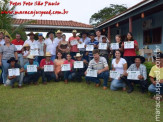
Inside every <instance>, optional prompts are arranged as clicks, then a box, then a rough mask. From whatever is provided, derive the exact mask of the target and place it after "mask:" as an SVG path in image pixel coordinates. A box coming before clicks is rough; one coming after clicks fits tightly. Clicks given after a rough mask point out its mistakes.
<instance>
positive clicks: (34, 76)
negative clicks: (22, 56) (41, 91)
mask: <svg viewBox="0 0 163 122" xmlns="http://www.w3.org/2000/svg"><path fill="white" fill-rule="evenodd" d="M27 58H28V63H26V64H25V65H24V70H25V77H24V84H30V83H32V82H33V84H35V85H37V81H38V79H39V76H40V74H39V71H38V70H40V68H39V64H38V62H35V61H34V57H33V56H32V55H29V56H28V57H27Z"/></svg>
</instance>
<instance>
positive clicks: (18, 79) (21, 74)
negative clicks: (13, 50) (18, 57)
mask: <svg viewBox="0 0 163 122" xmlns="http://www.w3.org/2000/svg"><path fill="white" fill-rule="evenodd" d="M23 76H24V73H23V72H22V73H20V76H17V77H16V78H14V79H12V80H11V84H10V85H11V86H13V85H14V83H15V82H17V81H19V86H22V84H23Z"/></svg>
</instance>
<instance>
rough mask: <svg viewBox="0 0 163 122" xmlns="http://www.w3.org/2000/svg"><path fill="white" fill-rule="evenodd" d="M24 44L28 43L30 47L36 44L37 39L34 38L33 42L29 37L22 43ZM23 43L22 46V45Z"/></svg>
mask: <svg viewBox="0 0 163 122" xmlns="http://www.w3.org/2000/svg"><path fill="white" fill-rule="evenodd" d="M25 44H29V46H30V47H31V46H32V45H35V44H36V45H37V44H38V41H36V40H34V41H33V42H32V41H31V40H30V39H29V40H26V41H25V42H24V45H25ZM24 45H23V46H24Z"/></svg>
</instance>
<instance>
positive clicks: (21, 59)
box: [18, 54, 24, 67]
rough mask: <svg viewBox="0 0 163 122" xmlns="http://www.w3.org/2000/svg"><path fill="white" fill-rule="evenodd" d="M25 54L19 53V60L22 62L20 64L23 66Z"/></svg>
mask: <svg viewBox="0 0 163 122" xmlns="http://www.w3.org/2000/svg"><path fill="white" fill-rule="evenodd" d="M23 60H24V59H23V55H22V54H18V61H19V63H20V66H21V67H23V66H24V61H23Z"/></svg>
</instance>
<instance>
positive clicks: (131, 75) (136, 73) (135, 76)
mask: <svg viewBox="0 0 163 122" xmlns="http://www.w3.org/2000/svg"><path fill="white" fill-rule="evenodd" d="M127 73H128V76H127V79H130V80H139V78H138V76H139V75H140V71H127Z"/></svg>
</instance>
